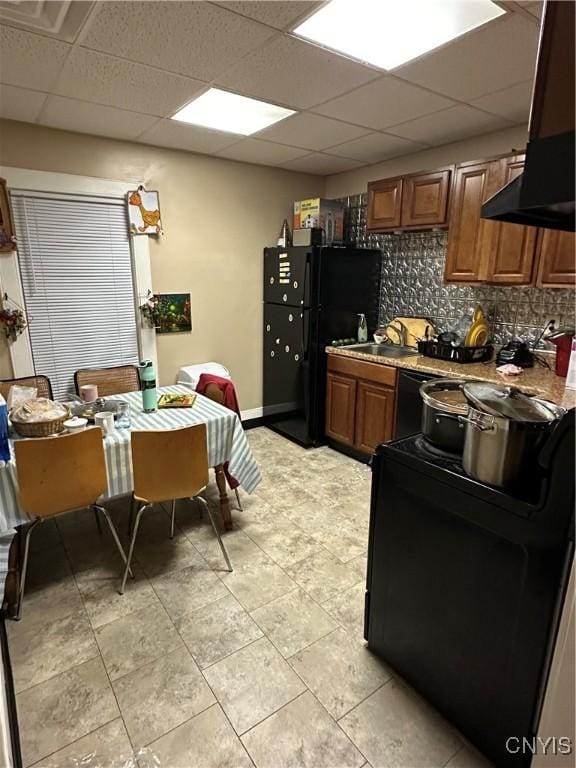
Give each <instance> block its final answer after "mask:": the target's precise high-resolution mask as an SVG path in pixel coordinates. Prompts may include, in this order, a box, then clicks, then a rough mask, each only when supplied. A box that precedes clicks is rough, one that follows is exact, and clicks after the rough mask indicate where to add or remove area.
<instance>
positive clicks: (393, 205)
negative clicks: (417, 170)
mask: <svg viewBox="0 0 576 768" xmlns="http://www.w3.org/2000/svg"><path fill="white" fill-rule="evenodd" d="M402 187H403V180H402V179H401V178H398V179H383V180H382V181H372V182H370V183H369V184H368V216H367V222H366V229H367V230H369V231H371V232H382V231H383V230H386V229H399V228H400V225H401V222H402Z"/></svg>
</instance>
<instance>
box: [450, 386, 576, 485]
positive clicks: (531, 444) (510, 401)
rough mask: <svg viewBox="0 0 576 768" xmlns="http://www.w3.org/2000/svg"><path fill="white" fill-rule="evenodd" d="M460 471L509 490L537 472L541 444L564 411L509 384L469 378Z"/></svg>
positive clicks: (462, 417) (465, 389)
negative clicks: (471, 380) (473, 380)
mask: <svg viewBox="0 0 576 768" xmlns="http://www.w3.org/2000/svg"><path fill="white" fill-rule="evenodd" d="M462 390H463V393H464V395H465V397H466V399H467V401H468V403H469V404H470V408H469V411H468V416H467V417H465V416H460V417H459V419H460V422H461V423H462V424H465V425H466V431H465V436H464V455H463V460H462V466H463V467H464V471H465V472H466V473H467V474H468V475H470V476H471V477H473V478H474V479H475V480H479V481H480V482H482V483H486V484H487V485H494V486H496V487H498V488H509V487H510V486H513V485H515V484H516V483H519V482H522V481H523V478H524V479H526V480H528V479H529V478H530V476H531V474H532V473H533V472H534V471H536V468H537V458H538V453H539V451H540V449H541V448H542V445H543V443H544V442H545V440H546V438H547V436H548V434H549V433H550V432H551V430H552V428H553V427H554V425H555V424H556V422H557V421H558V420H559V419H561V418H562V416H563V415H564V414H565V413H566V411H565V410H564V408H561V407H560V406H558V405H555V404H554V403H549V402H547V401H545V400H538V399H537V398H532V397H528V396H527V395H525V394H523V393H522V392H520V390H518V389H515V388H514V387H508V386H504V385H501V384H489V383H487V382H468V383H466V384H465V385H464V386H463V388H462Z"/></svg>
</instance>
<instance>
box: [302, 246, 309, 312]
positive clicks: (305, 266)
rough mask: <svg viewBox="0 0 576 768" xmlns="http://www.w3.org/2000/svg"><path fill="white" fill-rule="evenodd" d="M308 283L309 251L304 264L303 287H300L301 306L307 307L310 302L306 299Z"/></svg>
mask: <svg viewBox="0 0 576 768" xmlns="http://www.w3.org/2000/svg"><path fill="white" fill-rule="evenodd" d="M309 281H310V251H308V253H307V254H306V261H305V262H304V285H303V286H302V297H303V302H302V306H304V307H308V306H309V305H310V301H309V299H308V282H309Z"/></svg>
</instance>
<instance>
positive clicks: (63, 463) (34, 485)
mask: <svg viewBox="0 0 576 768" xmlns="http://www.w3.org/2000/svg"><path fill="white" fill-rule="evenodd" d="M14 452H15V456H16V472H17V474H18V486H19V496H20V506H21V508H22V510H23V511H24V512H25V513H26V514H28V515H30V516H32V517H52V515H57V514H60V513H61V512H68V511H70V510H72V509H80V508H82V507H88V506H90V505H91V504H94V503H95V501H96V500H97V499H98V498H99V497H100V496H102V494H104V493H105V492H106V490H107V488H108V480H107V475H106V462H105V459H104V448H103V446H102V432H101V430H100V429H97V428H94V429H86V430H84V431H82V432H78V433H77V434H72V435H62V436H61V437H46V438H42V439H39V438H36V439H35V438H32V439H29V440H16V441H15V443H14Z"/></svg>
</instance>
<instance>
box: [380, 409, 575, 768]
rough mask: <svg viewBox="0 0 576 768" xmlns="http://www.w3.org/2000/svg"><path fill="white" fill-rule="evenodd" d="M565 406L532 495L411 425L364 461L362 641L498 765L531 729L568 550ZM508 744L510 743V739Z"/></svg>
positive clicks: (510, 762)
mask: <svg viewBox="0 0 576 768" xmlns="http://www.w3.org/2000/svg"><path fill="white" fill-rule="evenodd" d="M573 466H574V412H570V413H569V414H568V415H567V416H566V417H565V419H563V420H562V422H560V424H559V426H558V427H557V428H556V430H555V431H554V433H553V434H552V436H551V437H550V439H549V441H548V443H547V444H546V446H545V447H544V449H543V451H542V453H541V455H540V458H539V468H538V472H537V473H532V474H535V475H536V477H537V481H535V482H534V483H533V488H532V492H531V493H530V496H529V497H526V498H520V497H519V496H518V494H516V493H514V492H504V491H502V490H499V489H495V488H491V487H489V486H486V485H483V484H482V483H478V482H476V481H475V480H473V479H471V478H469V477H467V476H466V473H465V472H464V470H463V469H462V465H461V462H460V458H459V457H457V456H452V455H449V454H448V455H447V454H444V453H442V452H438V451H436V450H434V449H433V448H432V447H431V446H430V445H429V444H428V443H426V441H425V440H423V438H422V436H421V435H416V436H411V437H407V438H403V439H401V440H396V441H392V442H390V443H387V444H385V445H383V446H380V448H379V449H378V450H377V452H376V455H375V457H374V460H373V481H372V502H371V516H370V541H369V556H368V576H367V591H366V612H365V636H366V639H367V641H368V645H369V647H370V648H371V649H372V650H373V651H374V652H375V653H377V654H378V655H380V656H381V657H382V658H383V659H385V660H386V662H387V663H388V664H390V666H392V667H393V668H394V669H396V671H397V672H398V673H400V675H402V676H403V677H404V678H405V679H406V680H407V681H408V682H409V683H411V684H412V685H413V686H414V687H415V688H416V689H417V690H419V691H420V692H421V693H422V694H423V695H424V696H425V697H426V698H427V699H428V700H429V701H430V702H431V703H432V704H434V705H435V706H436V707H437V708H438V709H439V710H440V711H441V712H442V713H443V714H444V715H445V716H446V717H447V718H448V719H449V720H450V721H451V722H452V723H454V725H455V726H456V727H457V728H459V729H460V730H461V732H462V733H463V734H464V735H465V736H466V737H468V738H469V739H470V741H472V742H473V743H474V744H476V746H477V747H478V748H479V749H480V750H481V751H483V752H484V753H485V754H486V755H487V756H488V757H490V758H491V759H492V760H493V761H494V762H495V763H496V764H497V765H498V766H503V767H504V766H527V765H529V764H530V755H526V754H525V755H522V754H512V753H510V752H508V751H507V749H506V742H507V739H508V738H509V737H510V736H518V737H520V739H522V737H526V738H530V737H532V736H534V735H535V734H536V733H537V727H538V721H539V717H540V709H541V703H542V696H543V691H544V688H545V683H546V679H547V675H548V669H549V663H550V654H551V649H552V647H553V641H554V638H555V634H556V630H557V621H558V616H559V612H560V609H561V606H562V602H563V599H564V593H565V589H566V582H567V573H568V571H569V568H570V564H571V560H572V557H573V549H574V534H573V532H574V519H573V506H574V479H573V478H574V473H573ZM514 743H517V742H514Z"/></svg>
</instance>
